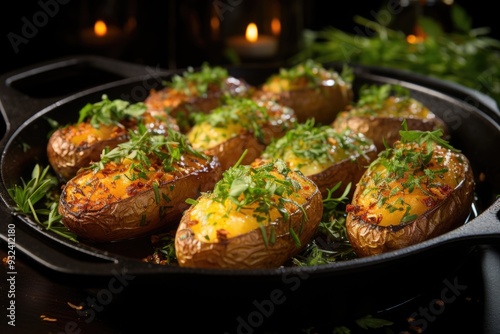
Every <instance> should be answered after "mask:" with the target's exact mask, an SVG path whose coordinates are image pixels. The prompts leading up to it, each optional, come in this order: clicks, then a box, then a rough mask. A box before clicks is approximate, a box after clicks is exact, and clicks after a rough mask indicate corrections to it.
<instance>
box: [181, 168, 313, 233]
mask: <svg viewBox="0 0 500 334" xmlns="http://www.w3.org/2000/svg"><path fill="white" fill-rule="evenodd" d="M276 175H277V177H280V178H282V177H281V175H278V174H276ZM297 180H298V181H299V182H300V183H301V186H302V190H301V192H302V194H301V195H299V194H297V193H293V194H291V196H290V197H289V198H290V199H291V200H292V201H294V202H295V203H297V204H298V205H302V204H304V203H305V202H306V200H307V199H308V198H310V197H311V196H312V194H313V193H314V191H315V190H316V189H315V188H314V187H311V186H309V185H308V184H306V183H305V182H304V181H303V180H302V179H297ZM285 197H286V196H285ZM275 201H277V199H276V198H275ZM257 207H258V203H253V204H252V205H249V206H247V207H245V208H241V209H240V210H237V209H236V205H235V204H234V203H233V202H231V201H230V200H226V201H224V203H221V202H217V201H214V200H213V199H211V198H209V197H201V198H200V200H199V201H198V203H197V204H196V205H195V206H194V208H193V209H192V210H191V213H190V220H191V221H193V222H196V223H195V224H193V225H191V229H192V231H193V233H194V234H195V238H197V239H198V240H200V241H203V242H206V243H209V242H220V240H219V237H218V233H220V232H221V231H223V233H224V237H225V238H234V237H237V236H239V235H243V234H245V233H249V232H251V231H253V230H256V229H258V228H260V227H261V226H267V225H269V224H271V223H272V222H275V221H277V220H278V218H279V217H281V214H280V213H279V211H278V210H277V209H276V208H274V207H273V208H271V209H270V211H269V216H263V215H262V214H258V213H256V211H255V209H256V208H257ZM285 207H286V208H287V209H288V211H289V212H294V211H297V210H298V207H297V206H296V205H294V204H289V203H287V204H286V205H285ZM258 218H260V219H258Z"/></svg>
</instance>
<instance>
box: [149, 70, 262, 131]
mask: <svg viewBox="0 0 500 334" xmlns="http://www.w3.org/2000/svg"><path fill="white" fill-rule="evenodd" d="M252 89H253V87H252V86H251V85H249V84H248V83H247V82H246V81H245V80H243V79H238V78H235V77H233V76H230V75H229V73H228V71H227V70H226V69H225V68H222V67H219V66H210V65H208V64H207V63H204V64H203V65H202V66H201V68H199V69H195V68H193V67H188V68H187V70H186V71H184V72H183V73H182V74H176V75H174V76H173V77H172V79H171V80H170V81H169V82H165V86H164V87H163V88H162V89H159V90H156V89H153V90H151V91H150V92H149V95H148V97H146V99H145V100H144V103H145V104H146V106H147V107H148V109H151V110H160V111H166V112H167V113H168V114H169V115H171V116H172V117H174V118H175V119H176V121H177V123H178V124H179V126H180V128H181V132H183V133H186V132H187V131H188V130H189V129H190V127H191V126H192V123H193V122H192V119H191V115H192V114H193V113H195V112H205V113H208V112H209V111H211V110H212V109H214V108H216V107H218V106H220V105H221V104H222V103H223V100H224V98H225V97H227V96H230V97H234V96H247V95H248V94H250V91H251V90H252Z"/></svg>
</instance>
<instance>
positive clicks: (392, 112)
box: [332, 84, 449, 151]
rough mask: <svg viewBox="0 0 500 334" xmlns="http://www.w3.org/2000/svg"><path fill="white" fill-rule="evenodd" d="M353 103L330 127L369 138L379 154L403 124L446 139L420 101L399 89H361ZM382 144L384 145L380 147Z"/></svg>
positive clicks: (440, 123) (445, 132)
mask: <svg viewBox="0 0 500 334" xmlns="http://www.w3.org/2000/svg"><path fill="white" fill-rule="evenodd" d="M358 93H359V98H358V100H357V101H356V103H354V104H352V105H350V106H348V108H347V109H346V110H344V111H342V112H340V113H339V114H338V115H337V117H336V118H335V120H334V122H333V124H332V126H333V127H334V128H335V129H336V130H338V131H343V130H345V129H351V130H353V131H355V132H361V133H363V134H364V135H365V136H366V137H368V138H371V139H372V140H373V142H374V143H375V146H376V147H377V149H378V150H379V151H382V150H384V149H385V145H387V146H388V147H392V145H393V144H394V143H395V142H396V141H397V140H399V130H401V124H402V123H403V120H405V121H406V124H407V126H408V129H410V130H421V131H434V130H438V129H439V130H441V131H442V132H443V136H444V138H445V139H448V138H449V135H448V128H447V126H446V124H445V123H444V122H443V120H441V119H440V118H439V117H437V116H436V115H435V114H434V113H433V112H431V111H430V110H429V109H428V108H427V107H426V106H424V105H423V104H422V103H421V102H420V101H418V100H416V99H414V98H412V97H410V93H409V90H408V89H406V88H404V87H402V86H399V85H390V84H384V85H364V86H362V87H361V88H360V90H359V92H358ZM384 141H385V144H384Z"/></svg>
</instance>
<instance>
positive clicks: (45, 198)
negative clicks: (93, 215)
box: [7, 164, 77, 242]
mask: <svg viewBox="0 0 500 334" xmlns="http://www.w3.org/2000/svg"><path fill="white" fill-rule="evenodd" d="M49 168H50V166H46V167H45V168H42V167H41V166H40V165H39V164H36V165H35V167H34V168H33V171H32V172H31V179H30V180H29V181H28V182H26V181H25V180H24V179H23V178H21V185H18V184H15V185H14V186H13V187H12V188H9V189H8V190H7V191H8V193H9V195H10V197H11V198H12V199H13V200H14V202H15V203H16V208H15V210H16V211H17V212H20V213H23V214H27V215H30V216H32V217H33V219H34V220H35V222H36V223H37V224H39V225H41V226H43V227H44V228H45V229H47V230H50V231H53V232H55V233H56V234H58V235H61V236H63V237H65V238H68V239H70V240H72V241H75V242H77V239H76V235H75V234H73V233H71V232H69V231H68V229H67V228H66V227H65V226H64V225H63V224H62V222H61V216H60V215H59V213H58V203H59V200H58V196H57V195H56V194H55V191H56V190H57V187H58V186H59V181H58V179H57V177H56V176H54V175H52V174H51V173H50V170H49Z"/></svg>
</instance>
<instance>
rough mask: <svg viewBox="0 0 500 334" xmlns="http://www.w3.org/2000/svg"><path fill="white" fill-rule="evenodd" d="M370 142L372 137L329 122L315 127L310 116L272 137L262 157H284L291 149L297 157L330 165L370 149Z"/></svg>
mask: <svg viewBox="0 0 500 334" xmlns="http://www.w3.org/2000/svg"><path fill="white" fill-rule="evenodd" d="M371 144H372V142H371V140H369V139H367V138H365V137H364V136H362V135H360V134H356V133H352V132H350V131H349V130H346V131H344V132H342V133H339V132H337V131H335V129H334V128H332V127H331V126H329V125H324V126H315V121H314V119H308V120H307V121H306V122H304V123H300V124H297V125H296V126H295V127H294V128H293V129H290V130H289V131H287V133H286V134H285V136H283V137H281V138H279V139H276V140H273V141H272V142H271V143H270V145H268V146H267V147H266V149H265V151H264V152H263V154H262V157H263V158H266V159H268V158H273V157H274V158H281V159H283V158H284V157H285V155H286V154H287V152H288V151H291V152H293V154H294V155H295V156H296V157H299V158H302V159H305V160H307V161H317V162H318V163H320V164H331V163H334V162H336V161H340V160H343V159H345V158H348V157H351V156H355V155H363V154H364V151H363V149H366V148H369V146H370V145H371ZM332 147H334V148H335V149H334V150H333V149H332Z"/></svg>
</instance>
